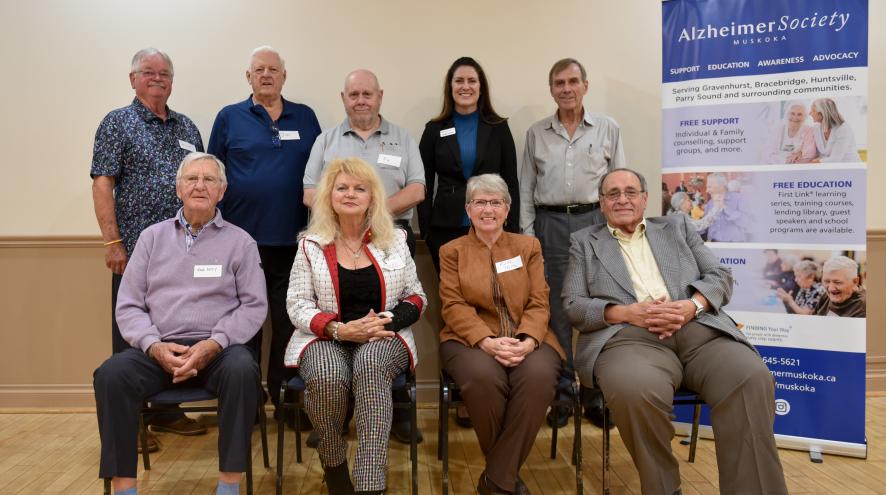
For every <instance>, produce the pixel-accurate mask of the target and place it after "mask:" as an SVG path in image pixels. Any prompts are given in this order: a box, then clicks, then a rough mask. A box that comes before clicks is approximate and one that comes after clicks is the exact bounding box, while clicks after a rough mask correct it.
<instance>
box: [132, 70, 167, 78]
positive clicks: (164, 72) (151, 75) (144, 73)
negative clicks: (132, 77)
mask: <svg viewBox="0 0 886 495" xmlns="http://www.w3.org/2000/svg"><path fill="white" fill-rule="evenodd" d="M134 73H135V74H141V75H142V77H144V78H145V79H154V78H155V77H159V78H160V79H172V72H169V71H168V70H161V71H160V72H157V71H155V70H151V69H143V70H137V71H134Z"/></svg>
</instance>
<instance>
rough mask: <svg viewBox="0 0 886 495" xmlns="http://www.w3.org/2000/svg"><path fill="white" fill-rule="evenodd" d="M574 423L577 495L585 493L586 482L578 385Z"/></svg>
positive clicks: (577, 388)
mask: <svg viewBox="0 0 886 495" xmlns="http://www.w3.org/2000/svg"><path fill="white" fill-rule="evenodd" d="M572 397H573V399H572V422H573V424H574V425H575V432H574V438H573V440H572V464H574V465H575V493H576V495H582V494H583V493H584V480H583V479H582V475H581V463H582V458H581V391H580V388H579V385H578V384H577V383H573V384H572Z"/></svg>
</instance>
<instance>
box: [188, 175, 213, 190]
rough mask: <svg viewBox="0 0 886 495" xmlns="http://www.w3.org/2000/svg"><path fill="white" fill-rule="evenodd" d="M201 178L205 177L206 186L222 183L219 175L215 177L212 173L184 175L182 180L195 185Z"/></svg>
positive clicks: (191, 185)
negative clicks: (201, 175)
mask: <svg viewBox="0 0 886 495" xmlns="http://www.w3.org/2000/svg"><path fill="white" fill-rule="evenodd" d="M200 179H203V185H204V186H206V187H215V186H217V185H219V184H221V179H219V178H218V177H213V176H211V175H204V176H203V177H200V176H198V175H186V176H184V177H182V182H184V183H185V184H186V185H188V186H190V187H193V186H196V185H197V183H199V182H200Z"/></svg>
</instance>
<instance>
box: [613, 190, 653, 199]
mask: <svg viewBox="0 0 886 495" xmlns="http://www.w3.org/2000/svg"><path fill="white" fill-rule="evenodd" d="M645 192H646V191H638V190H636V189H627V190H625V191H609V192H607V193H603V197H604V198H606V201H618V198H620V197H622V195H624V197H625V198H627V199H628V200H635V199H637V198H639V197H640V195H641V194H643V193H645Z"/></svg>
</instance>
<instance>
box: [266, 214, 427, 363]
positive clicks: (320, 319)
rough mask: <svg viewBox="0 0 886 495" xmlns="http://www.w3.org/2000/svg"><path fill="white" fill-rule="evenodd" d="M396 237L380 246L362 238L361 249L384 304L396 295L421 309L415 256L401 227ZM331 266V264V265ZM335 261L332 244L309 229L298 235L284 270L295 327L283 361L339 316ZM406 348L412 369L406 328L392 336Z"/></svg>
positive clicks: (414, 359) (423, 301)
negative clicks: (289, 266) (288, 269)
mask: <svg viewBox="0 0 886 495" xmlns="http://www.w3.org/2000/svg"><path fill="white" fill-rule="evenodd" d="M395 235H396V240H395V242H394V244H393V245H392V246H391V247H390V248H389V249H388V250H387V251H382V250H381V249H379V248H378V247H377V246H375V245H374V244H373V243H371V242H370V243H368V244H366V247H365V250H364V251H365V252H366V254H367V255H368V256H369V259H370V260H372V264H373V265H375V267H376V270H378V273H379V280H380V281H381V285H382V286H381V292H382V297H383V299H384V310H385V311H388V310H390V309H392V308H394V307H395V306H396V305H397V304H399V303H400V301H403V300H407V301H409V302H411V303H413V304H415V305H416V306H417V307H418V309H419V311H420V312H423V311H424V308H425V307H426V306H427V304H428V299H427V297H426V296H425V292H424V289H423V288H422V286H421V282H420V281H419V280H418V275H417V274H416V271H415V262H413V260H412V257H411V256H410V255H409V247H408V246H407V245H406V236H405V233H401V231H400V230H397V231H395ZM330 266H331V267H332V268H333V269H330ZM339 297H341V294H340V293H339V286H338V265H337V260H336V258H335V247H334V244H328V245H326V246H323V245H321V244H320V242H319V239H317V237H315V236H313V235H310V234H309V235H306V236H304V237H302V238H301V239H299V246H298V253H297V254H296V255H295V262H294V263H293V264H292V272H291V273H290V274H289V290H288V291H287V293H286V311H287V312H288V313H289V319H290V320H292V324H293V325H295V331H294V332H293V333H292V337H291V338H290V339H289V345H287V346H286V354H285V355H284V358H283V362H284V364H286V366H289V367H297V366H298V365H299V362H300V361H301V357H302V353H304V351H305V349H306V348H307V347H308V346H309V345H310V344H311V343H312V342H315V341H317V340H320V339H326V337H325V336H324V333H323V332H324V328H325V327H326V325H327V324H328V323H329V322H330V321H332V320H336V321H339V319H340V315H339ZM396 338H399V339H400V340H402V341H403V343H404V345H406V348H407V349H408V350H409V362H410V365H411V367H412V368H413V369H415V365H416V364H418V354H417V353H416V348H415V338H414V337H413V335H412V329H411V328H404V329H402V330H400V331H399V332H397V337H396Z"/></svg>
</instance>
